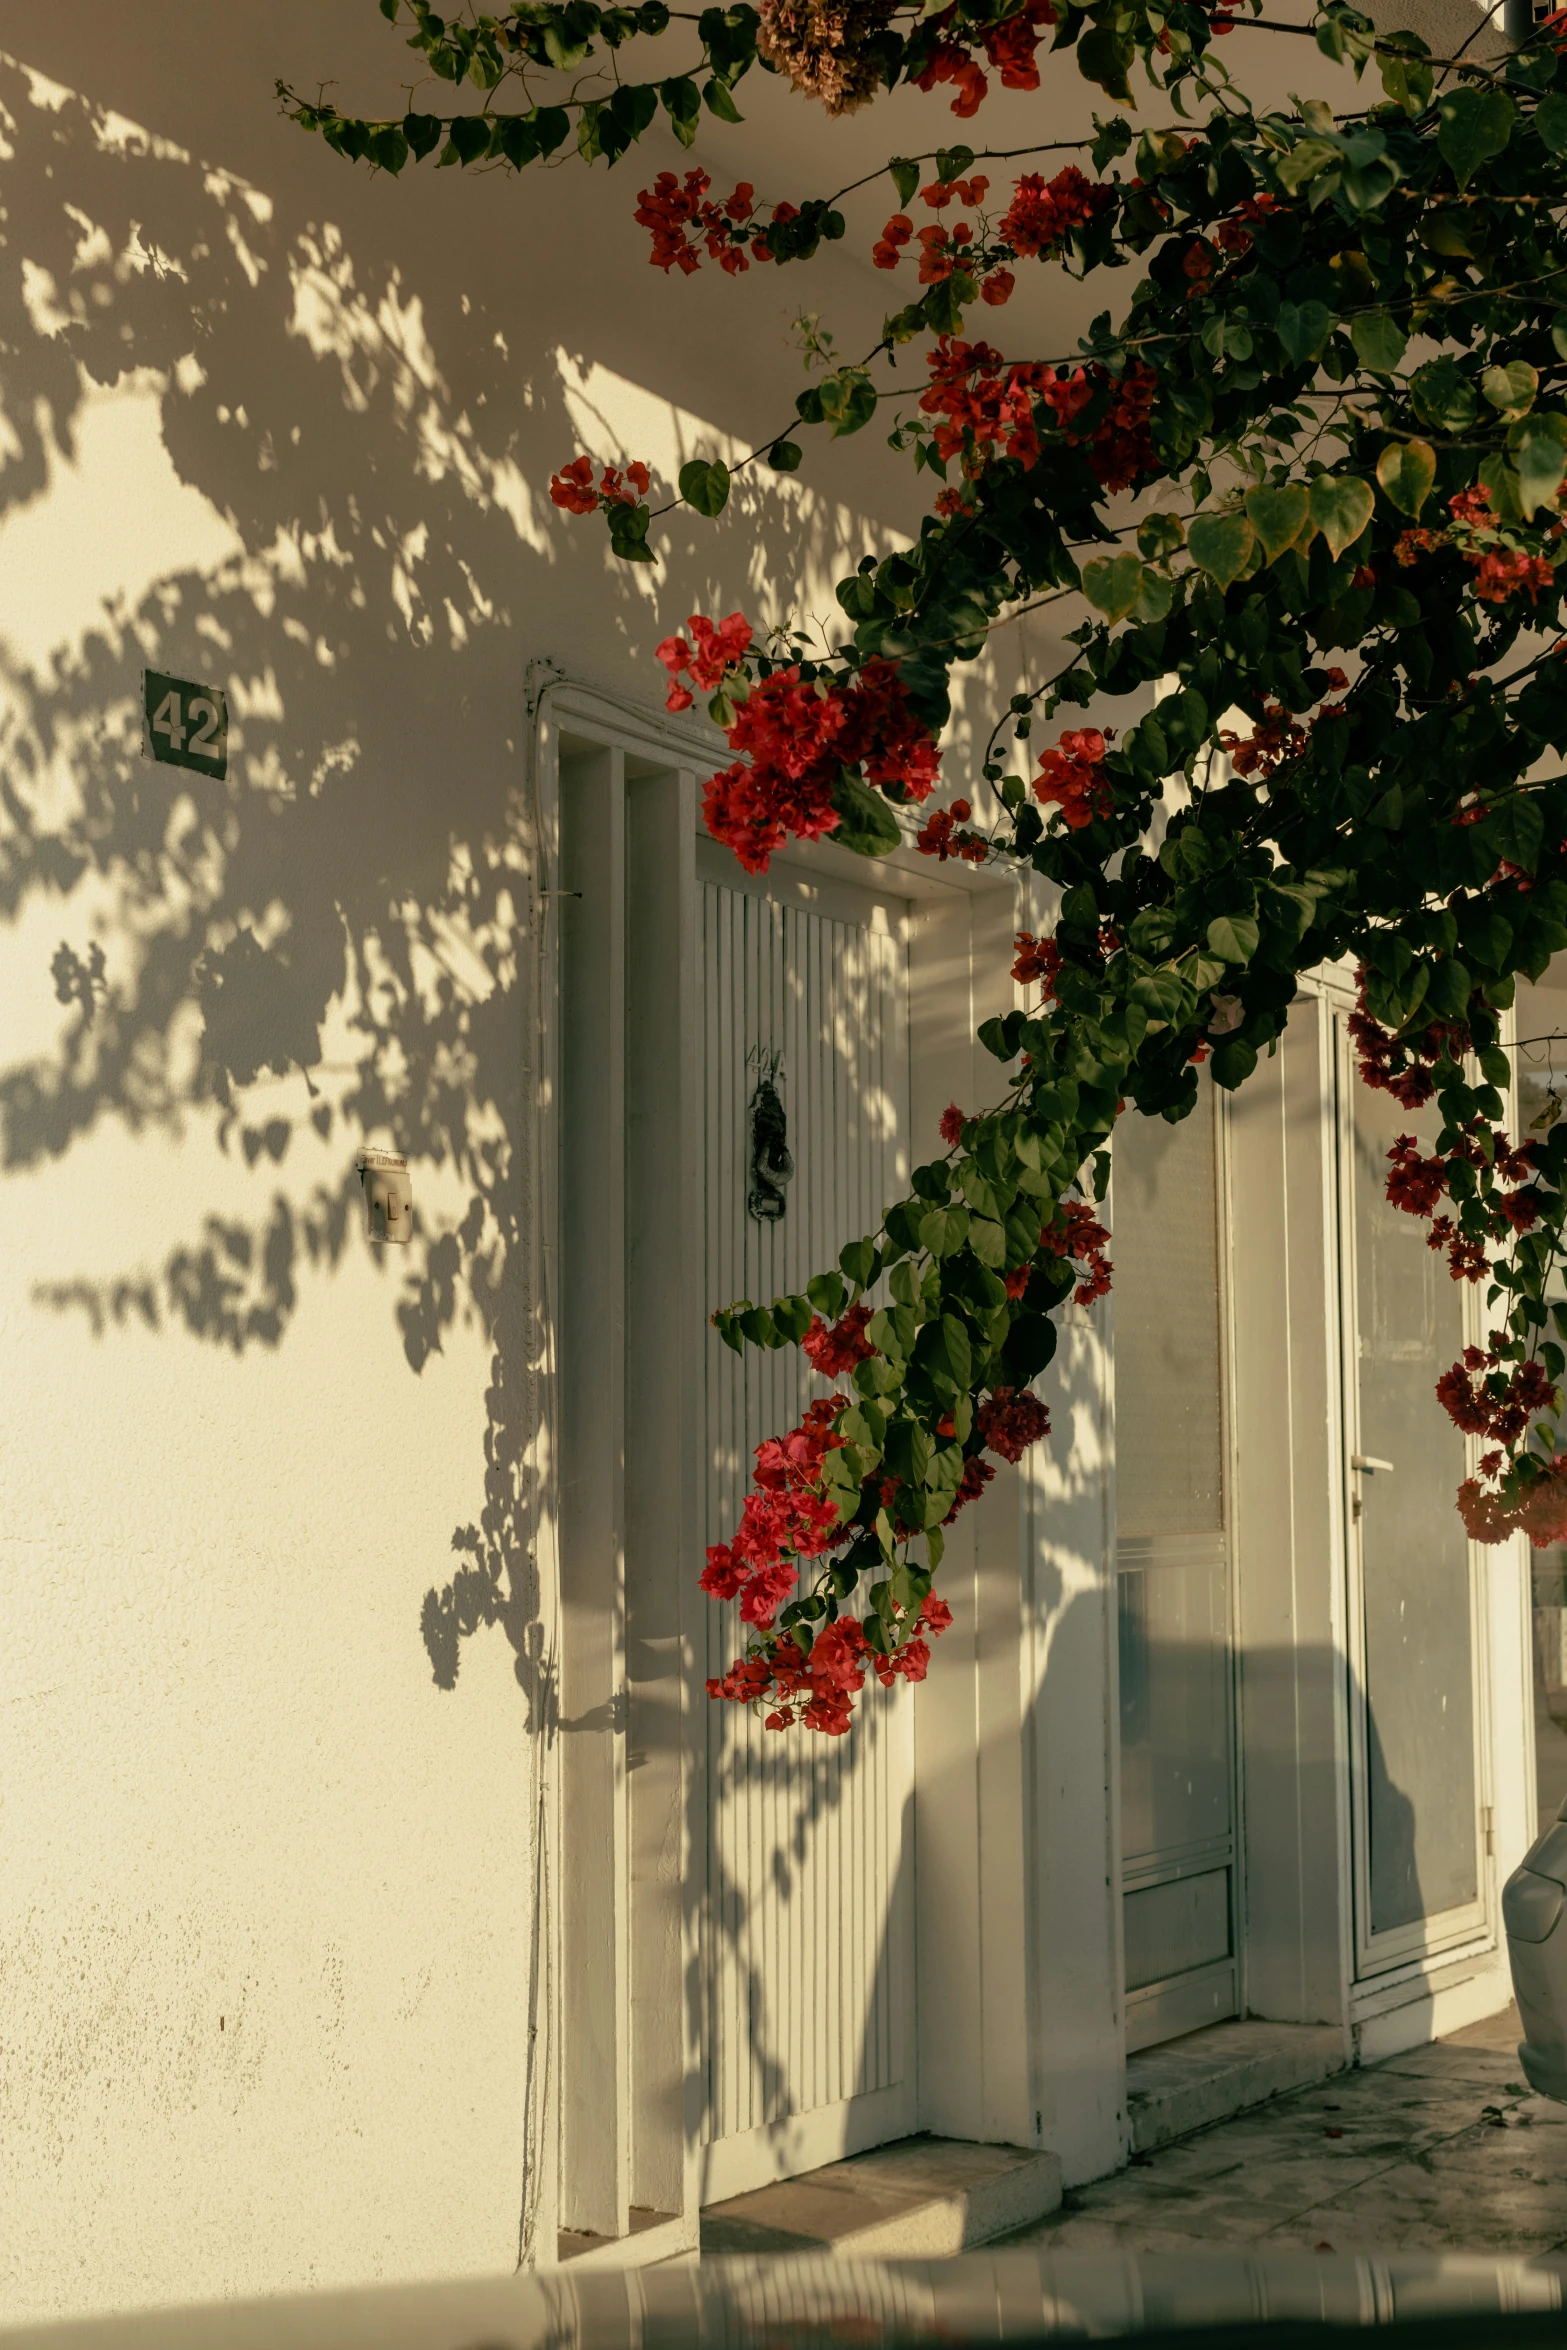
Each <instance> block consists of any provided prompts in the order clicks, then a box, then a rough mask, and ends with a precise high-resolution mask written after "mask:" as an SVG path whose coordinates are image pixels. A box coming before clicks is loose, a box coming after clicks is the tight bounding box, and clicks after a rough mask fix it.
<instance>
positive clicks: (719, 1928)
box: [698, 843, 915, 2202]
mask: <svg viewBox="0 0 1567 2350" xmlns="http://www.w3.org/2000/svg"><path fill="white" fill-rule="evenodd" d="M698 874H699V880H700V884H701V899H702V925H703V935H702V990H703V1019H704V1046H703V1049H704V1055H705V1079H706V1093H705V1099H706V1132H705V1138H704V1141H705V1157H704V1167H705V1177H704V1180H705V1193H706V1198H705V1217H706V1277H707V1301H708V1303H709V1305H718V1304H725V1303H728V1302H729V1301H730V1300H732V1299H734V1298H738V1297H750V1298H752V1299H754V1300H756V1301H758V1302H761V1303H765V1302H766V1301H767V1300H768V1299H769V1298H772V1297H774V1296H777V1295H779V1294H781V1293H784V1292H789V1291H798V1290H800V1289H802V1288H803V1287H804V1285H805V1282H806V1280H807V1279H808V1278H809V1276H810V1275H811V1274H812V1273H813V1272H817V1271H821V1270H823V1269H825V1268H827V1267H829V1266H831V1265H833V1264H835V1263H836V1261H837V1256H838V1251H839V1249H840V1248H841V1247H843V1245H844V1244H845V1242H847V1241H849V1240H852V1239H856V1238H858V1237H859V1236H860V1235H861V1234H862V1233H864V1232H871V1231H874V1230H875V1228H876V1226H877V1224H878V1223H879V1221H880V1219H881V1215H882V1212H883V1210H884V1209H885V1207H886V1206H887V1205H888V1204H889V1202H890V1201H891V1200H893V1199H895V1198H897V1197H899V1196H900V1195H901V1194H902V1193H903V1192H904V1191H906V1189H907V1186H908V1172H909V1169H908V1103H909V1007H908V987H909V978H908V973H909V945H908V931H909V924H908V911H907V907H906V905H905V904H904V903H903V902H902V901H900V900H897V899H893V898H888V897H885V896H879V895H877V894H876V893H875V892H874V891H872V890H869V889H864V888H860V887H857V886H855V885H853V884H851V883H847V882H840V881H838V880H836V879H833V880H820V879H818V878H816V877H815V875H814V874H811V873H809V872H808V871H806V870H803V869H801V868H792V869H791V868H790V867H787V866H785V865H783V864H775V865H774V867H773V870H772V872H771V874H769V875H768V876H767V877H766V878H765V879H761V880H756V881H748V880H747V878H746V877H745V876H743V875H742V874H740V873H739V872H738V870H737V868H736V866H735V864H734V861H733V859H732V858H730V857H729V856H728V855H727V854H725V853H724V852H722V851H718V850H715V849H710V848H709V846H708V844H706V843H703V844H700V846H699V851H698ZM768 1074H772V1076H773V1078H774V1082H775V1084H776V1088H777V1093H778V1097H779V1100H780V1101H781V1103H782V1106H783V1110H784V1115H785V1118H786V1120H787V1149H788V1152H789V1155H790V1156H791V1158H792V1160H793V1167H794V1171H793V1175H792V1177H791V1178H790V1179H789V1181H788V1182H787V1183H786V1184H785V1185H784V1187H783V1194H782V1196H783V1213H782V1215H781V1216H779V1217H777V1218H776V1219H775V1220H766V1219H764V1218H759V1217H758V1216H757V1215H756V1214H755V1213H753V1212H752V1208H751V1205H750V1199H751V1195H752V1193H753V1190H754V1188H755V1186H754V1183H753V1175H752V1164H751V1162H752V1122H753V1114H752V1104H753V1098H754V1096H755V1092H756V1088H757V1085H758V1083H759V1081H760V1079H761V1078H762V1077H763V1076H764V1075H768ZM825 1391H826V1390H825V1383H824V1382H823V1381H821V1380H820V1379H818V1378H816V1377H815V1376H814V1374H813V1373H812V1372H811V1370H810V1366H809V1364H808V1363H807V1362H806V1361H805V1358H804V1357H803V1355H801V1354H800V1353H799V1352H798V1351H797V1350H796V1349H794V1348H792V1347H790V1348H785V1349H782V1350H780V1351H779V1352H778V1353H769V1354H762V1353H759V1352H756V1351H753V1350H751V1349H747V1350H746V1352H745V1354H744V1355H743V1356H740V1355H736V1354H734V1353H733V1352H731V1351H730V1349H728V1348H727V1347H725V1346H723V1345H722V1344H721V1343H720V1341H719V1340H718V1339H717V1337H716V1336H714V1335H711V1334H710V1337H709V1345H708V1354H707V1374H706V1452H707V1507H708V1528H707V1539H708V1541H710V1542H718V1541H723V1540H726V1539H727V1538H728V1536H729V1535H730V1534H731V1533H732V1531H733V1529H734V1527H735V1525H736V1524H737V1522H738V1520H739V1515H740V1508H741V1504H742V1502H743V1500H744V1497H745V1492H746V1489H747V1485H748V1482H749V1477H750V1470H751V1466H752V1455H753V1452H754V1448H755V1447H756V1446H757V1445H758V1444H759V1443H760V1442H761V1441H762V1440H763V1439H764V1438H765V1437H767V1436H770V1435H776V1434H781V1433H782V1432H783V1431H784V1430H785V1429H787V1428H789V1427H792V1426H793V1425H794V1424H795V1423H796V1422H797V1421H798V1419H799V1417H800V1415H801V1413H802V1411H803V1410H804V1408H805V1406H806V1404H807V1403H808V1402H809V1401H810V1400H811V1397H812V1396H813V1395H817V1394H821V1393H823V1392H825ZM742 1636H743V1627H742V1626H741V1625H740V1623H739V1620H738V1610H737V1608H735V1607H734V1606H729V1607H717V1606H712V1605H709V1606H708V1607H707V1609H706V1641H707V1668H706V1669H707V1671H708V1672H709V1673H713V1674H718V1673H722V1672H723V1671H724V1670H725V1668H726V1667H727V1666H728V1665H729V1664H730V1663H731V1662H732V1660H733V1659H734V1658H735V1657H736V1656H737V1655H738V1654H739V1653H740V1650H741V1647H742ZM706 1712H707V1719H706V1737H707V1789H708V1794H707V1831H708V1832H707V1901H706V1905H705V1913H704V1930H703V1960H704V1976H705V1999H706V2048H707V2064H706V2115H705V2127H704V2139H705V2145H704V2155H703V2187H702V2195H703V2200H704V2202H715V2201H718V2200H721V2199H722V2198H723V2197H725V2196H728V2195H735V2194H739V2193H742V2192H743V2191H744V2190H745V2189H747V2188H749V2187H754V2186H759V2185H761V2184H762V2183H763V2182H765V2181H766V2180H768V2179H773V2178H779V2177H787V2176H790V2175H793V2174H794V2173H797V2172H799V2171H802V2170H809V2169H812V2168H814V2167H815V2166H816V2165H817V2164H819V2163H823V2162H830V2161H832V2160H833V2159H834V2158H835V2157H837V2156H838V2155H841V2154H844V2153H849V2152H853V2151H854V2150H855V2149H857V2148H860V2147H865V2146H872V2145H876V2144H879V2143H881V2142H882V2141H883V2140H886V2139H889V2138H896V2137H900V2136H903V2135H905V2134H906V2133H907V2132H908V2131H910V2130H911V2129H912V2128H913V2126H914V2118H915V2076H914V2038H913V1994H914V1983H913V1957H912V1922H913V1903H912V1891H913V1888H912V1883H911V1872H912V1866H913V1820H912V1784H913V1770H912V1765H913V1737H912V1719H911V1716H912V1707H911V1704H910V1693H909V1692H908V1691H907V1690H906V1689H903V1688H902V1687H899V1688H898V1689H897V1690H896V1691H894V1692H892V1693H886V1692H883V1691H882V1690H881V1689H880V1688H878V1687H877V1686H876V1684H875V1683H874V1681H873V1682H872V1683H871V1684H870V1686H869V1687H868V1688H867V1690H866V1691H865V1694H864V1695H863V1697H861V1699H860V1700H859V1702H858V1705H857V1708H856V1714H855V1722H854V1726H853V1729H852V1730H851V1731H850V1733H849V1735H848V1736H847V1737H845V1738H841V1739H830V1738H824V1737H821V1736H819V1735H817V1734H815V1733H813V1732H809V1731H803V1730H799V1729H795V1730H791V1731H785V1732H781V1733H780V1732H776V1731H774V1732H768V1731H764V1730H763V1728H762V1725H761V1723H760V1721H758V1720H757V1719H755V1718H754V1717H753V1716H752V1715H751V1714H750V1713H749V1712H748V1711H747V1710H746V1709H745V1708H743V1707H740V1706H735V1705H728V1704H713V1705H711V1706H708V1707H707V1709H706Z"/></svg>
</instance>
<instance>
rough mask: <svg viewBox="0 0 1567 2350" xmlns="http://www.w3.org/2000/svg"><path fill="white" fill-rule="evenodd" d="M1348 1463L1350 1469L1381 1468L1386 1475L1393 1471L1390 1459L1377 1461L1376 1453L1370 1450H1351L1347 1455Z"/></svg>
mask: <svg viewBox="0 0 1567 2350" xmlns="http://www.w3.org/2000/svg"><path fill="white" fill-rule="evenodd" d="M1349 1465H1350V1467H1351V1468H1352V1469H1382V1470H1384V1471H1385V1472H1386V1474H1387V1475H1388V1476H1391V1475H1392V1473H1393V1464H1392V1462H1391V1461H1379V1460H1378V1459H1377V1457H1376V1454H1375V1453H1371V1452H1352V1453H1351V1454H1350V1456H1349Z"/></svg>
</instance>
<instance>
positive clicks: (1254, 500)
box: [1246, 482, 1311, 563]
mask: <svg viewBox="0 0 1567 2350" xmlns="http://www.w3.org/2000/svg"><path fill="white" fill-rule="evenodd" d="M1246 512H1247V515H1248V517H1249V519H1250V521H1251V525H1252V528H1253V529H1254V530H1255V531H1256V533H1257V536H1258V538H1259V539H1260V540H1261V542H1262V552H1263V556H1264V558H1265V560H1266V561H1267V562H1269V563H1277V561H1278V559H1279V557H1280V556H1281V555H1282V554H1284V553H1285V552H1286V551H1287V550H1288V549H1289V548H1290V547H1293V546H1294V544H1295V542H1296V540H1297V539H1298V538H1299V537H1300V534H1301V532H1302V531H1303V530H1304V529H1305V528H1306V525H1307V523H1308V522H1309V520H1310V518H1311V497H1310V494H1309V492H1308V491H1307V490H1306V489H1305V488H1304V487H1303V486H1302V485H1301V484H1300V483H1299V482H1288V483H1286V484H1285V486H1284V487H1283V488H1282V489H1276V490H1248V491H1247V493H1246Z"/></svg>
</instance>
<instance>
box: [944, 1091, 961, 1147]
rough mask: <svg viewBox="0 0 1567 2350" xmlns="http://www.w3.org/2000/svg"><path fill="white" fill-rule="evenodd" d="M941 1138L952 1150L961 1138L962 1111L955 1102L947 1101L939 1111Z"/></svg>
mask: <svg viewBox="0 0 1567 2350" xmlns="http://www.w3.org/2000/svg"><path fill="white" fill-rule="evenodd" d="M941 1139H942V1141H943V1142H945V1143H948V1144H950V1145H951V1147H952V1148H953V1149H954V1150H955V1149H956V1148H957V1146H958V1144H959V1143H960V1142H961V1141H962V1140H963V1112H962V1111H961V1110H960V1109H959V1108H958V1105H957V1103H956V1102H948V1104H947V1106H946V1108H945V1109H944V1110H943V1111H942V1113H941Z"/></svg>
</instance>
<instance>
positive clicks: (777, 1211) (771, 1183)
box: [746, 1046, 794, 1224]
mask: <svg viewBox="0 0 1567 2350" xmlns="http://www.w3.org/2000/svg"><path fill="white" fill-rule="evenodd" d="M749 1057H750V1059H751V1060H752V1061H753V1062H754V1063H755V1065H756V1067H757V1069H758V1070H759V1072H760V1074H759V1076H758V1078H757V1084H756V1091H755V1092H754V1093H753V1094H752V1096H751V1190H750V1195H749V1197H748V1198H747V1200H746V1206H747V1207H748V1208H749V1209H750V1211H751V1213H752V1215H753V1216H754V1217H755V1218H756V1220H757V1222H758V1223H759V1224H776V1223H777V1222H778V1221H779V1219H780V1217H781V1216H782V1215H783V1212H784V1208H785V1205H786V1204H787V1203H786V1202H785V1199H784V1191H785V1188H786V1187H787V1185H788V1183H789V1181H790V1178H791V1177H792V1176H793V1174H794V1160H793V1159H792V1158H791V1156H790V1154H789V1121H788V1118H787V1117H786V1115H785V1113H784V1106H783V1102H782V1100H781V1099H780V1098H779V1093H778V1078H779V1075H780V1072H781V1070H782V1067H783V1055H782V1053H778V1052H764V1051H763V1050H762V1048H761V1047H760V1046H758V1047H757V1048H756V1049H755V1051H754V1052H753V1053H752V1054H751V1055H750V1056H749Z"/></svg>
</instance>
